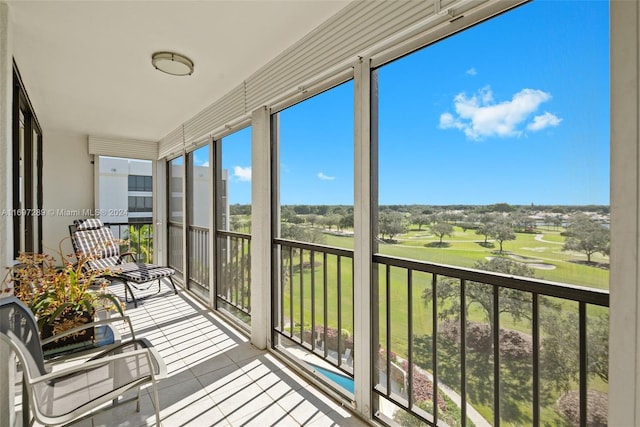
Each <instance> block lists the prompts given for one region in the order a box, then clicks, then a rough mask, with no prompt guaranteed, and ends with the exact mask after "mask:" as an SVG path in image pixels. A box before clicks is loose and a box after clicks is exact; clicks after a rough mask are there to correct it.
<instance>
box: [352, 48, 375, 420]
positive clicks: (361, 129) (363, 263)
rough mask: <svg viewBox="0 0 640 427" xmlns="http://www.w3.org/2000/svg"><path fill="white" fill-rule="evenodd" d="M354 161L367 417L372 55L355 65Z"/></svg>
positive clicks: (360, 368)
mask: <svg viewBox="0 0 640 427" xmlns="http://www.w3.org/2000/svg"><path fill="white" fill-rule="evenodd" d="M354 79H355V81H354V83H355V85H354V87H355V103H354V104H355V123H354V133H355V135H354V138H355V150H354V153H355V156H354V158H355V161H354V163H355V164H354V181H355V183H354V190H355V198H354V206H353V225H354V227H353V228H354V235H355V241H354V251H353V275H354V278H353V300H354V301H358V304H354V307H353V311H354V313H353V323H354V324H353V353H354V355H355V357H354V365H353V367H354V382H355V407H356V410H357V411H358V412H359V413H360V414H361V415H362V416H363V417H365V418H366V419H370V418H371V413H372V410H371V408H372V406H371V405H372V392H371V390H372V373H371V372H372V365H373V363H372V361H373V358H372V342H371V340H372V328H371V325H372V319H373V317H372V310H371V307H372V303H373V298H372V296H371V295H372V289H371V287H372V283H373V281H372V279H371V276H372V275H371V272H372V262H371V259H372V258H371V256H372V254H373V246H372V244H373V236H372V231H371V230H372V220H371V218H372V216H371V215H372V212H371V205H372V203H371V200H372V195H371V173H372V168H371V155H372V153H371V70H370V60H369V58H361V59H360V61H358V62H357V63H356V64H355V70H354Z"/></svg>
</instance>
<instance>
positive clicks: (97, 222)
mask: <svg viewBox="0 0 640 427" xmlns="http://www.w3.org/2000/svg"><path fill="white" fill-rule="evenodd" d="M73 223H74V224H75V226H76V229H77V230H95V229H97V228H102V227H104V224H103V223H102V220H101V219H98V218H89V219H76V220H75V221H73Z"/></svg>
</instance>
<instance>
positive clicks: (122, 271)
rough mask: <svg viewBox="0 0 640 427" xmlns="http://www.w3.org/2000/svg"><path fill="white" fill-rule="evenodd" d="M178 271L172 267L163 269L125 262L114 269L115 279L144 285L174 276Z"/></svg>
mask: <svg viewBox="0 0 640 427" xmlns="http://www.w3.org/2000/svg"><path fill="white" fill-rule="evenodd" d="M175 273H176V271H175V270H174V269H173V268H170V267H162V266H159V265H155V264H143V263H137V262H125V263H122V264H119V265H117V266H115V267H114V274H113V276H115V277H121V278H123V279H125V280H128V281H131V282H136V283H144V282H148V281H150V280H156V279H160V278H162V277H169V276H173V275H174V274H175Z"/></svg>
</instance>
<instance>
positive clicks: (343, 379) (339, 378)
mask: <svg viewBox="0 0 640 427" xmlns="http://www.w3.org/2000/svg"><path fill="white" fill-rule="evenodd" d="M309 365H311V366H312V367H313V369H314V370H315V371H316V372H318V373H320V374H322V375H323V376H325V377H327V378H329V379H330V380H331V381H333V382H334V383H336V384H338V385H339V386H340V387H342V388H344V389H345V390H348V391H350V392H351V393H353V392H354V390H355V387H354V385H353V379H351V378H349V377H347V376H346V375H342V374H339V373H337V372H334V371H330V370H328V369H325V368H322V367H320V366H318V365H314V364H312V363H309Z"/></svg>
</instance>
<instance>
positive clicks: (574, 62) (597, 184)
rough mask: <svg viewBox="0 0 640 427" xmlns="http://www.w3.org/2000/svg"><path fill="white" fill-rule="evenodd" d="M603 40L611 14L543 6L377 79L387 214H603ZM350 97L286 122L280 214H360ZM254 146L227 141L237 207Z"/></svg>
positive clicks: (562, 4)
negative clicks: (406, 208) (586, 209)
mask: <svg viewBox="0 0 640 427" xmlns="http://www.w3.org/2000/svg"><path fill="white" fill-rule="evenodd" d="M608 33H609V28H608V3H607V2H605V1H545V0H538V1H534V2H532V3H529V4H526V5H524V6H522V7H519V8H517V9H515V10H513V11H511V12H507V13H505V14H503V15H501V16H499V17H497V18H495V19H492V20H490V21H488V22H486V23H484V24H481V25H476V26H475V27H473V28H471V29H469V30H467V31H463V32H461V33H459V34H457V35H454V36H452V37H449V38H447V39H445V40H442V41H440V42H438V43H435V44H433V45H431V46H428V47H426V48H424V49H422V50H420V51H418V52H416V53H413V54H410V55H407V56H405V57H404V58H401V59H399V60H396V61H394V62H392V63H390V64H387V65H384V66H382V67H381V68H380V69H379V70H378V71H377V73H378V78H379V117H380V119H379V173H380V179H379V186H380V192H379V198H380V203H381V204H434V205H440V204H491V203H498V202H507V203H511V204H531V203H534V204H537V205H542V204H568V205H569V204H573V205H579V204H605V205H607V204H609V63H608V56H609V55H608V43H609V38H608ZM353 97H354V94H353V82H347V83H345V84H343V85H340V86H339V87H337V88H334V89H332V90H330V91H327V92H325V93H323V94H320V95H318V96H316V97H314V98H311V99H309V100H307V101H304V102H302V103H300V104H297V105H295V106H293V107H290V108H288V109H287V110H284V111H283V112H281V114H280V141H281V149H280V156H281V157H280V167H281V177H280V179H281V186H280V194H281V203H282V204H328V205H331V204H353V197H354V196H353ZM250 137H251V135H250V130H244V131H241V132H240V133H238V134H234V135H232V136H230V137H227V138H225V139H224V146H223V166H224V167H225V168H227V169H229V171H230V175H231V180H230V201H231V203H249V201H250V182H249V181H247V178H248V177H249V176H250V161H251V158H250V148H249V147H250ZM232 138H233V139H232Z"/></svg>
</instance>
